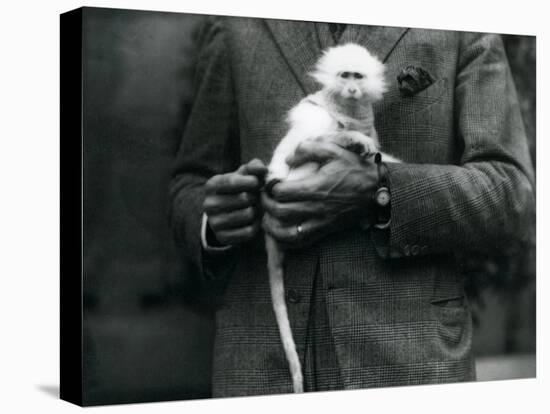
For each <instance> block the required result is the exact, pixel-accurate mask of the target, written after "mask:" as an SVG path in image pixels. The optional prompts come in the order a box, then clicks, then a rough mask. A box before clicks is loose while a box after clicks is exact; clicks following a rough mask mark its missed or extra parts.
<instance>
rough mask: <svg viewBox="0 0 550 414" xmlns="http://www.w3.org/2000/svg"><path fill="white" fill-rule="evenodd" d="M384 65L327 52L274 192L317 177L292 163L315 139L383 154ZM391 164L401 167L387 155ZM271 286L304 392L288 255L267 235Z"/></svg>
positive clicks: (283, 153) (281, 152) (271, 173)
mask: <svg viewBox="0 0 550 414" xmlns="http://www.w3.org/2000/svg"><path fill="white" fill-rule="evenodd" d="M384 70H385V68H384V65H383V64H382V62H380V61H379V60H378V59H377V58H376V57H374V56H373V55H371V54H370V53H369V52H368V50H367V49H365V48H364V47H362V46H359V45H357V44H353V43H348V44H345V45H342V46H336V47H332V48H329V49H328V50H326V51H325V52H324V53H323V55H322V56H321V58H320V59H319V61H318V62H317V64H316V66H315V70H314V71H313V73H312V74H311V75H312V76H313V77H314V78H315V79H316V80H317V82H319V83H320V84H321V85H322V86H323V88H322V89H321V90H320V91H318V92H316V93H314V94H311V95H308V96H306V97H305V98H304V99H302V100H301V101H300V102H299V103H298V105H296V106H295V107H294V108H292V109H291V110H290V112H289V114H288V119H287V122H288V123H289V130H288V133H287V134H286V135H285V137H284V138H283V139H282V140H281V142H280V143H279V145H278V146H277V148H276V149H275V152H274V154H273V158H272V160H271V163H270V164H269V170H268V174H267V177H266V182H267V185H266V188H267V189H268V190H270V189H271V188H272V187H273V185H274V184H275V183H277V182H278V181H283V180H284V181H288V180H297V179H302V178H304V177H307V176H308V175H311V174H315V172H316V171H317V169H318V168H319V166H318V165H317V164H316V163H306V164H304V165H301V166H299V167H298V168H295V169H291V168H290V167H289V166H288V164H287V162H286V159H287V157H289V156H291V155H293V154H294V152H295V150H296V148H297V147H298V145H299V144H300V143H301V142H303V141H305V140H309V139H316V138H319V137H324V138H325V139H333V140H334V141H335V142H336V143H337V144H338V145H340V146H342V147H345V148H347V149H349V150H351V151H354V152H357V153H359V154H360V155H362V156H368V155H372V154H375V153H376V152H378V151H379V142H378V136H377V134H376V130H375V128H374V112H373V108H372V104H373V103H374V102H376V101H378V100H380V99H381V98H382V94H383V93H384V92H385V91H386V84H385V80H384ZM382 157H383V160H384V161H387V162H400V161H399V160H398V159H397V158H394V157H392V156H391V155H388V154H382ZM265 243H266V250H267V258H268V272H269V282H270V288H271V297H272V301H273V308H274V311H275V317H276V319H277V325H278V326H279V332H280V335H281V340H282V343H283V348H284V351H285V355H286V358H287V360H288V363H289V368H290V373H291V376H292V383H293V388H294V392H296V393H299V392H303V389H304V385H303V374H302V368H301V365H300V360H299V358H298V353H297V352H296V344H295V343H294V339H293V337H292V330H291V328H290V322H289V319H288V312H287V307H286V303H285V294H284V273H283V266H284V252H283V251H282V249H281V248H280V246H279V245H278V244H277V242H276V241H275V240H274V239H273V238H272V237H271V236H270V235H268V234H266V235H265Z"/></svg>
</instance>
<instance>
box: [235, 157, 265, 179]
mask: <svg viewBox="0 0 550 414" xmlns="http://www.w3.org/2000/svg"><path fill="white" fill-rule="evenodd" d="M237 172H238V173H239V174H242V175H254V176H256V177H258V178H260V179H262V180H263V177H264V176H265V175H266V174H267V167H266V166H265V164H264V163H263V162H262V161H261V160H259V159H258V158H254V159H253V160H251V161H249V162H248V163H246V164H243V165H241V166H240V167H239V169H238V170H237Z"/></svg>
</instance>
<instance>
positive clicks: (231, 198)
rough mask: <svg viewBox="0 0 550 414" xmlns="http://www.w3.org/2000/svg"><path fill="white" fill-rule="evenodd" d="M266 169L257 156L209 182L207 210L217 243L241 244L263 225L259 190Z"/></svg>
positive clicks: (252, 236) (204, 208) (215, 242)
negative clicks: (261, 222)
mask: <svg viewBox="0 0 550 414" xmlns="http://www.w3.org/2000/svg"><path fill="white" fill-rule="evenodd" d="M266 173H267V168H266V166H265V165H264V164H263V163H262V162H261V161H260V160H258V159H254V160H252V161H250V162H249V163H247V164H243V165H241V166H240V167H239V169H237V170H236V171H234V172H231V173H227V174H219V175H215V176H213V177H212V178H210V179H209V180H208V181H207V182H206V185H205V191H206V196H205V199H204V203H203V211H204V212H205V213H206V215H207V216H208V226H209V228H210V230H211V231H212V233H213V235H214V237H215V239H216V240H214V241H213V245H233V244H240V243H244V242H247V241H250V240H251V239H253V238H254V237H255V236H256V234H257V233H258V231H259V229H260V212H259V211H258V210H259V208H260V206H259V192H260V188H261V187H262V185H263V178H264V176H265V174H266ZM211 241H212V240H209V243H210V242H211Z"/></svg>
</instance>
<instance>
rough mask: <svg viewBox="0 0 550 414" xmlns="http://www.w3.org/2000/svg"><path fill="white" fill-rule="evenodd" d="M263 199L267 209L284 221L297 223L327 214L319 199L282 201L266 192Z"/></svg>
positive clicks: (263, 204)
mask: <svg viewBox="0 0 550 414" xmlns="http://www.w3.org/2000/svg"><path fill="white" fill-rule="evenodd" d="M261 201H262V206H263V207H264V210H265V211H267V212H268V213H269V214H270V215H272V216H273V217H275V218H277V219H279V220H281V221H284V222H294V223H296V222H299V221H302V220H305V219H308V218H310V217H315V216H323V215H324V214H325V205H324V204H323V203H321V202H318V201H303V202H288V203H280V202H278V201H277V200H275V199H273V198H271V197H269V196H268V195H267V194H265V193H263V194H262V196H261Z"/></svg>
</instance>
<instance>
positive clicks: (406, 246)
mask: <svg viewBox="0 0 550 414" xmlns="http://www.w3.org/2000/svg"><path fill="white" fill-rule="evenodd" d="M403 253H405V256H410V255H411V247H410V246H409V245H408V244H406V245H405V247H403Z"/></svg>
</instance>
